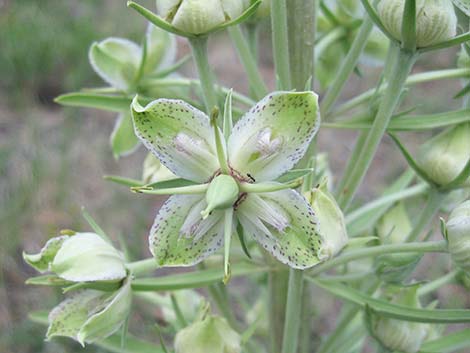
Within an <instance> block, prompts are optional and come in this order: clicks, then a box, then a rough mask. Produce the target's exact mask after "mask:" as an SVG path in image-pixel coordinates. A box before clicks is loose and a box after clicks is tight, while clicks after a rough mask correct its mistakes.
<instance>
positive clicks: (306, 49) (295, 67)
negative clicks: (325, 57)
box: [287, 0, 317, 91]
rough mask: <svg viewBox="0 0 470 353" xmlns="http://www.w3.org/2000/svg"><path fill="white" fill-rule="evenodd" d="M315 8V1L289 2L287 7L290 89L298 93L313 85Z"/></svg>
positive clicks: (300, 0) (290, 0)
mask: <svg viewBox="0 0 470 353" xmlns="http://www.w3.org/2000/svg"><path fill="white" fill-rule="evenodd" d="M316 7H317V1H312V0H310V1H305V0H289V6H288V7H287V22H288V30H289V31H288V34H289V69H290V77H291V84H292V88H295V89H296V90H298V91H302V90H308V89H311V87H312V84H313V82H312V81H313V63H314V60H313V52H314V44H315V28H316ZM309 81H310V87H306V86H307V82H309Z"/></svg>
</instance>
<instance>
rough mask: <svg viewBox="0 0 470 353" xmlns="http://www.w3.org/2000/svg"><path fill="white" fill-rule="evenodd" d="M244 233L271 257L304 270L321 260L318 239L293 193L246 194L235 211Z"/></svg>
mask: <svg viewBox="0 0 470 353" xmlns="http://www.w3.org/2000/svg"><path fill="white" fill-rule="evenodd" d="M237 216H238V219H239V220H240V222H241V224H242V226H243V229H244V231H245V234H250V235H251V236H253V237H254V239H255V240H256V241H257V242H258V243H260V244H261V245H262V246H263V248H264V249H266V250H267V251H269V252H270V253H271V254H272V255H273V256H274V257H275V258H277V259H278V260H279V261H281V262H282V263H285V264H287V265H289V266H291V267H293V268H298V269H305V268H308V267H312V266H314V265H316V264H317V263H319V262H320V261H321V259H320V255H319V254H320V249H321V246H322V241H323V240H322V239H321V237H320V235H319V233H318V226H317V222H316V217H315V215H314V214H313V211H312V208H311V207H310V206H309V205H308V203H307V201H306V200H305V199H304V197H303V196H301V195H300V194H299V193H297V192H296V191H294V190H290V189H287V190H281V191H276V192H270V193H263V194H248V196H247V197H246V200H244V201H243V202H242V203H241V204H240V206H239V208H238V209H237Z"/></svg>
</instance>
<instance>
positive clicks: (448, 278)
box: [418, 270, 460, 296]
mask: <svg viewBox="0 0 470 353" xmlns="http://www.w3.org/2000/svg"><path fill="white" fill-rule="evenodd" d="M459 272H460V271H459V270H454V271H451V272H449V273H448V274H446V275H444V276H442V277H439V278H437V279H435V280H434V281H431V282H429V283H426V284H423V285H422V286H421V287H419V289H418V295H419V296H423V295H426V294H429V293H431V292H434V291H435V290H436V289H439V288H441V287H442V286H443V285H444V284H447V283H449V282H452V281H453V280H454V279H455V277H456V276H457V275H458V274H459Z"/></svg>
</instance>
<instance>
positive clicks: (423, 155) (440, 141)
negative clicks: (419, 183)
mask: <svg viewBox="0 0 470 353" xmlns="http://www.w3.org/2000/svg"><path fill="white" fill-rule="evenodd" d="M469 159H470V123H463V124H459V125H456V126H454V127H452V128H450V129H448V130H445V131H443V132H442V133H440V134H439V135H437V136H435V137H434V138H432V139H431V140H429V141H428V142H426V143H425V144H424V145H423V146H422V147H421V148H420V151H419V154H418V158H417V162H418V164H419V166H420V167H421V168H422V169H423V171H424V172H425V173H426V174H427V176H428V177H429V178H430V179H431V180H432V181H434V182H435V183H436V184H437V185H439V186H445V185H447V184H449V183H451V182H452V181H454V179H455V178H456V177H457V176H458V175H459V174H460V173H461V172H462V171H463V169H464V167H465V165H466V164H467V162H468V160H469Z"/></svg>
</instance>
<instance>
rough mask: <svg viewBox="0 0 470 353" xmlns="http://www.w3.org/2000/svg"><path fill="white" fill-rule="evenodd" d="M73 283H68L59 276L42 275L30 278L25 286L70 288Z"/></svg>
mask: <svg viewBox="0 0 470 353" xmlns="http://www.w3.org/2000/svg"><path fill="white" fill-rule="evenodd" d="M72 283H73V282H70V281H67V280H65V279H63V278H60V277H59V276H57V275H52V274H49V275H41V276H36V277H31V278H28V279H27V280H26V282H25V284H31V285H34V286H57V287H64V286H69V285H71V284H72Z"/></svg>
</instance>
